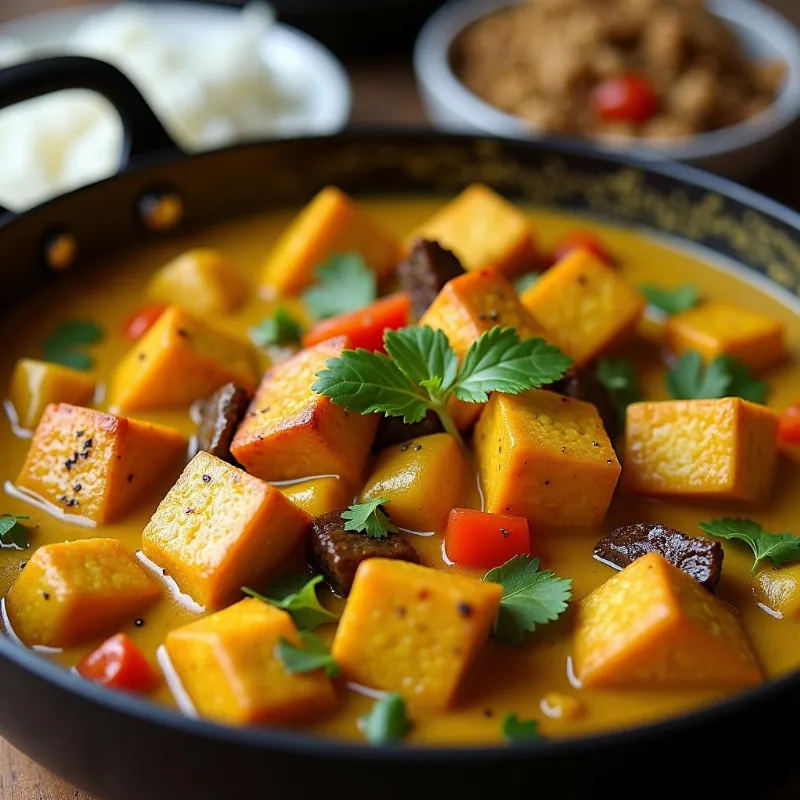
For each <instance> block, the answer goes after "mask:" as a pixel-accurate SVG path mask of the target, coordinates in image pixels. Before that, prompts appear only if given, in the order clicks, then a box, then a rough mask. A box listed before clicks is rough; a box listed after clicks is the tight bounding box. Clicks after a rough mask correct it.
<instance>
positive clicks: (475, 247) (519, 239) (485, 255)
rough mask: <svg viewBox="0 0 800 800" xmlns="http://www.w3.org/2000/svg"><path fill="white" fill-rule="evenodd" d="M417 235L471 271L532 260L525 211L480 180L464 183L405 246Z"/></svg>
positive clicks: (511, 268) (516, 266) (519, 268)
mask: <svg viewBox="0 0 800 800" xmlns="http://www.w3.org/2000/svg"><path fill="white" fill-rule="evenodd" d="M420 237H421V238H423V239H430V240H433V241H435V242H438V243H439V244H440V245H442V247H446V248H447V249H448V250H452V251H453V252H454V253H455V254H456V255H457V256H458V258H459V260H460V261H461V263H462V264H463V265H464V269H466V270H469V271H470V272H472V271H475V270H481V269H491V270H497V271H498V272H502V273H503V274H505V275H515V274H517V273H520V272H526V271H528V270H529V269H531V267H532V265H533V264H534V263H535V251H534V246H533V237H532V235H531V223H530V219H529V218H528V216H527V215H526V214H525V213H524V212H523V211H520V210H519V209H518V208H517V207H516V206H514V205H513V204H512V203H509V202H508V201H507V200H505V199H504V198H502V197H501V196H500V195H499V194H497V193H496V192H494V191H492V190H491V189H490V188H489V187H488V186H484V185H483V184H481V183H473V184H472V185H471V186H468V187H467V188H466V189H464V191H463V192H461V194H460V195H458V197H456V198H455V199H454V200H451V201H450V202H449V203H448V204H447V205H446V206H444V208H442V209H440V210H439V211H437V212H436V213H435V214H434V215H433V216H432V217H431V218H430V219H429V220H427V221H426V222H424V223H423V224H422V225H420V227H419V228H417V229H416V230H414V231H413V232H412V233H411V235H410V236H409V237H408V240H407V245H408V246H409V247H410V246H411V244H412V243H413V242H414V241H415V240H416V239H417V238H420Z"/></svg>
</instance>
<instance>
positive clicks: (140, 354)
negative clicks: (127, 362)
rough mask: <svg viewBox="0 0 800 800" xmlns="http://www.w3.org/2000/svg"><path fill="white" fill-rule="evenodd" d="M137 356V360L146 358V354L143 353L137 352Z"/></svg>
mask: <svg viewBox="0 0 800 800" xmlns="http://www.w3.org/2000/svg"><path fill="white" fill-rule="evenodd" d="M137 358H138V359H139V361H144V360H145V359H146V358H147V356H146V355H145V354H144V353H139V355H138V356H137Z"/></svg>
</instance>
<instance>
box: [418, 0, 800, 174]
mask: <svg viewBox="0 0 800 800" xmlns="http://www.w3.org/2000/svg"><path fill="white" fill-rule="evenodd" d="M510 5H513V3H511V2H509V0H453V2H450V3H447V4H446V5H444V6H442V8H440V9H439V10H438V11H437V12H436V13H435V14H434V15H433V16H432V17H431V18H430V19H429V20H428V21H427V22H426V23H425V25H424V26H423V28H422V31H421V32H420V34H419V37H418V38H417V42H416V45H415V48H414V70H415V73H416V76H417V82H418V85H419V89H420V94H421V95H422V101H423V104H424V106H425V109H426V111H427V114H428V117H429V119H430V120H431V122H433V124H434V125H435V126H436V127H437V128H439V129H440V130H446V131H456V132H468V133H476V132H479V133H488V134H493V135H496V136H505V137H512V138H523V139H526V138H527V139H546V138H551V136H548V135H547V134H544V133H542V134H539V133H537V132H536V131H535V130H532V129H531V126H530V125H529V124H528V123H527V122H525V121H524V120H522V119H519V118H518V117H514V116H512V115H510V114H506V113H505V112H503V111H500V110H499V109H497V108H495V107H494V106H492V105H490V104H489V103H486V102H485V101H483V100H481V99H480V98H479V97H478V96H477V95H475V94H473V93H472V92H471V91H470V90H469V89H468V88H467V87H466V86H465V85H464V84H463V83H462V82H461V81H460V80H459V78H458V77H457V76H456V74H455V72H454V71H453V69H452V66H451V63H450V52H451V48H452V45H453V42H454V41H455V39H456V37H457V36H458V35H459V34H460V33H461V32H462V31H463V30H464V29H465V28H467V27H468V26H469V25H471V24H472V23H474V22H476V21H477V20H479V19H481V18H483V17H485V16H487V15H488V14H490V13H492V12H493V11H497V10H498V9H501V8H507V7H508V6H510ZM708 7H709V10H710V11H711V12H712V13H713V14H714V15H715V16H717V17H719V18H720V19H722V20H724V21H725V22H726V23H727V24H728V25H729V26H730V28H731V29H732V30H733V32H734V34H735V35H736V37H737V38H738V39H739V41H740V42H741V43H742V46H743V48H744V50H745V52H747V53H748V54H749V55H751V56H754V57H758V58H767V59H778V58H780V59H782V60H783V61H784V62H785V63H786V66H787V74H786V79H785V81H784V85H783V88H782V90H781V92H780V94H779V96H778V97H777V99H776V100H775V102H774V103H773V104H772V105H771V106H770V107H769V108H768V109H766V110H765V111H763V112H762V113H761V114H758V115H757V116H755V117H753V118H752V119H749V120H747V121H746V122H742V123H740V124H738V125H733V126H731V127H728V128H722V129H720V130H716V131H711V132H709V133H702V134H698V135H696V136H691V137H687V138H686V139H684V140H674V141H673V140H670V141H667V140H658V141H655V140H650V141H648V140H645V139H624V140H618V141H613V142H611V141H607V140H603V141H600V140H599V139H592V138H586V139H582V140H581V141H582V142H583V143H584V144H585V145H586V146H589V147H590V148H596V149H598V150H602V151H606V152H609V151H610V152H622V153H624V154H625V155H629V156H632V157H634V158H640V159H644V160H659V161H660V160H666V159H670V160H679V161H686V162H688V163H691V164H694V165H696V166H700V167H704V168H706V169H710V170H713V171H716V172H719V173H722V174H725V175H728V176H729V177H732V178H738V179H744V178H747V177H751V176H753V175H754V174H756V173H757V172H758V171H759V170H760V169H761V168H763V167H764V166H765V165H766V164H767V163H768V162H769V161H771V160H772V159H773V158H774V157H775V156H776V155H777V154H778V152H779V151H780V147H781V145H782V144H783V143H784V142H785V140H786V139H787V137H788V135H789V134H790V132H791V130H792V128H793V127H794V125H795V123H796V122H797V121H798V118H800V34H798V31H797V30H796V29H795V28H794V26H793V25H792V24H791V23H790V22H789V21H788V20H787V19H785V18H784V17H782V16H781V15H780V14H778V13H776V12H775V11H772V10H771V9H769V8H767V7H766V6H764V5H763V4H762V3H760V2H756V0H708Z"/></svg>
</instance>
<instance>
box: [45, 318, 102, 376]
mask: <svg viewBox="0 0 800 800" xmlns="http://www.w3.org/2000/svg"><path fill="white" fill-rule="evenodd" d="M102 339H103V331H102V329H101V328H99V327H98V326H97V325H96V324H95V323H94V322H92V321H91V320H88V319H77V320H71V321H68V322H62V323H61V324H60V325H59V326H58V327H57V328H56V329H55V331H53V333H52V334H51V335H50V336H49V337H48V338H47V339H46V340H45V342H44V345H43V348H42V349H43V352H44V358H45V361H50V362H52V363H53V364H62V365H63V366H65V367H71V368H72V369H78V370H83V371H87V370H90V369H91V368H92V367H93V366H94V359H93V358H92V357H91V356H90V355H89V353H87V352H86V349H85V348H87V347H89V345H93V344H97V343H98V342H100V341H102Z"/></svg>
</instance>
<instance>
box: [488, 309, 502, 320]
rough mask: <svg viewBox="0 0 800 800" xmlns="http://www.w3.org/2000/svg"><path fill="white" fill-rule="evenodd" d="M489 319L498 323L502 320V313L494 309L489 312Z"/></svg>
mask: <svg viewBox="0 0 800 800" xmlns="http://www.w3.org/2000/svg"><path fill="white" fill-rule="evenodd" d="M489 319H490V320H491V321H492V322H497V320H499V319H500V313H499V312H498V311H495V310H494V309H492V310H491V311H490V312H489Z"/></svg>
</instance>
